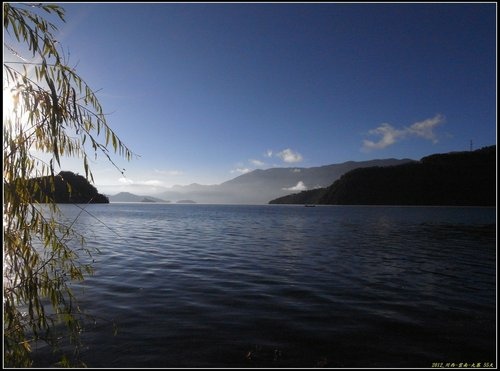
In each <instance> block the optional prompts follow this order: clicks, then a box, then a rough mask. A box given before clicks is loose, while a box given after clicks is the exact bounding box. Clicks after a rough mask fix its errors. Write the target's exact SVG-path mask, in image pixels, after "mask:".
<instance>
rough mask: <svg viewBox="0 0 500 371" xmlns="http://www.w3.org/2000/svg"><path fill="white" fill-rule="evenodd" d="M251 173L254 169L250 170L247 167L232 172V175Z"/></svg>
mask: <svg viewBox="0 0 500 371" xmlns="http://www.w3.org/2000/svg"><path fill="white" fill-rule="evenodd" d="M251 171H252V169H249V168H247V167H244V168H241V167H239V168H236V169H233V170H231V174H235V173H239V174H246V173H249V172H251Z"/></svg>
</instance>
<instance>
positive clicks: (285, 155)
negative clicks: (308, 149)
mask: <svg viewBox="0 0 500 371" xmlns="http://www.w3.org/2000/svg"><path fill="white" fill-rule="evenodd" d="M276 156H278V157H279V158H281V159H282V160H283V161H284V162H286V163H295V162H300V161H302V155H301V154H300V153H298V152H294V151H292V150H291V149H290V148H287V149H284V150H283V151H281V152H279V153H277V154H276Z"/></svg>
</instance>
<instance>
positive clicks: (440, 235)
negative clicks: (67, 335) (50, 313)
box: [35, 203, 496, 368]
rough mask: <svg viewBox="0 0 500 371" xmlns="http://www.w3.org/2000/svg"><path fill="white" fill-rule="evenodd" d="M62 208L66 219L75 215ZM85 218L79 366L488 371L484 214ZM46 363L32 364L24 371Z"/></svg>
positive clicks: (154, 207)
mask: <svg viewBox="0 0 500 371" xmlns="http://www.w3.org/2000/svg"><path fill="white" fill-rule="evenodd" d="M60 207H61V210H62V211H63V213H64V215H65V216H66V217H67V218H68V219H69V220H71V219H73V218H75V217H76V216H77V215H78V213H79V212H80V209H78V208H77V207H75V206H73V205H60ZM86 210H87V211H88V212H89V213H90V214H92V215H89V214H88V213H82V214H81V215H80V216H79V218H78V220H77V223H76V224H75V225H76V227H77V229H78V230H80V231H82V232H84V233H85V235H86V238H87V243H88V245H89V246H90V247H96V248H98V249H99V250H100V254H95V255H94V256H93V258H94V260H95V264H94V267H95V274H94V275H93V276H92V277H89V278H87V279H86V280H85V281H84V282H83V283H81V284H76V285H74V290H75V293H76V294H77V296H78V298H79V302H80V306H81V307H82V309H84V310H85V311H86V312H87V313H88V314H90V315H92V316H94V317H95V323H94V322H92V321H88V323H87V324H86V326H85V331H84V332H83V336H82V340H83V343H84V347H83V349H82V353H81V357H82V360H83V361H84V362H85V363H86V364H87V365H88V366H89V367H107V368H115V367H130V368H136V367H139V368H140V367H207V368H208V367H214V368H221V367H306V368H309V367H322V366H324V367H388V368H390V367H432V366H433V364H435V363H442V364H443V365H445V364H446V363H455V364H456V365H457V366H458V364H459V363H466V362H467V363H468V364H471V363H475V364H477V363H481V364H484V363H486V362H490V363H494V362H495V360H496V209H495V208H473V207H467V208H460V207H450V208H448V207H368V206H366V207H365V206H318V207H303V206H284V205H262V206H240V205H180V204H175V205H174V204H172V205H170V204H140V203H137V204H109V205H89V206H86ZM113 322H114V323H115V324H116V326H117V333H116V335H113V332H114V327H113ZM54 360H55V358H54V357H53V356H50V354H49V352H48V349H47V348H46V347H45V348H44V347H40V348H39V349H37V350H35V365H37V366H42V367H43V366H50V365H51V362H54ZM495 367H496V364H495Z"/></svg>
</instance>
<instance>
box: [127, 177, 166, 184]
mask: <svg viewBox="0 0 500 371" xmlns="http://www.w3.org/2000/svg"><path fill="white" fill-rule="evenodd" d="M118 182H119V183H122V184H124V185H132V184H133V185H146V186H163V182H162V181H161V180H156V179H150V180H139V181H135V180H132V179H130V178H124V177H122V178H119V179H118Z"/></svg>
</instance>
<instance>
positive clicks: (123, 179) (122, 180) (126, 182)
mask: <svg viewBox="0 0 500 371" xmlns="http://www.w3.org/2000/svg"><path fill="white" fill-rule="evenodd" d="M118 182H120V183H122V184H134V181H133V180H132V179H128V178H123V177H122V178H120V179H118Z"/></svg>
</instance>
